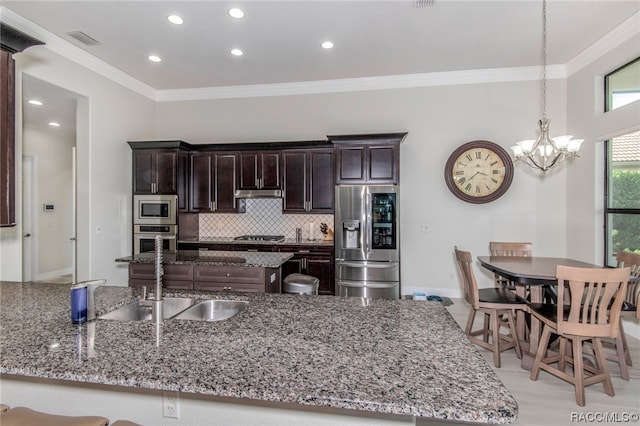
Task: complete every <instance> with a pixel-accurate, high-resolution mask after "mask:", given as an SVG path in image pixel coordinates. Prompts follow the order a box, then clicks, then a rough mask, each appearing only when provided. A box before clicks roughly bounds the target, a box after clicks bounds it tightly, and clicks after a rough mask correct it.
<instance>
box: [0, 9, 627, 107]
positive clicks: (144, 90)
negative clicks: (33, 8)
mask: <svg viewBox="0 0 640 426" xmlns="http://www.w3.org/2000/svg"><path fill="white" fill-rule="evenodd" d="M0 16H1V18H2V21H3V22H6V23H7V24H8V25H11V26H13V27H14V28H16V29H18V30H20V31H23V32H25V33H27V34H29V35H31V36H33V37H36V38H38V39H40V40H42V41H44V42H45V43H46V46H44V47H40V48H46V49H49V50H52V51H54V52H56V53H58V54H59V55H61V56H63V57H65V58H67V59H69V60H71V61H73V62H75V63H78V64H79V65H81V66H84V67H85V68H88V69H90V70H91V71H94V72H96V73H97V74H99V75H102V76H104V77H105V78H108V79H109V80H112V81H114V82H115V83H118V84H120V85H121V86H123V87H126V88H128V89H130V90H132V91H134V92H136V93H139V94H141V95H143V96H145V97H147V98H149V99H152V100H154V101H157V102H172V101H193V100H215V99H232V98H252V97H266V96H295V95H310V94H322V93H340V92H358V91H367V90H389V89H405V88H412V87H433V86H452V85H464V84H486V83H504V82H515V81H531V80H540V79H541V76H542V73H541V67H539V66H531V67H514V68H489V69H475V70H464V71H446V72H435V73H420V74H403V75H389V76H375V77H362V78H347V79H335V80H319V81H305V82H295V83H276V84H251V85H239V86H221V87H202V88H188V89H171V90H156V89H154V88H153V87H151V86H148V85H147V84H145V83H143V82H141V81H140V80H138V79H136V78H134V77H132V76H130V75H129V74H126V73H124V72H122V71H120V70H119V69H117V68H115V67H113V66H111V65H109V64H107V63H106V62H104V61H102V60H100V59H98V58H96V57H95V56H93V55H91V54H89V53H88V52H86V51H84V50H82V49H80V48H79V47H77V46H75V45H73V44H72V43H70V42H69V41H67V40H64V39H62V38H61V37H59V36H57V35H55V34H53V33H51V32H49V31H47V30H45V29H44V28H42V27H40V26H38V25H36V24H34V23H33V22H31V21H29V20H27V19H25V18H23V17H22V16H20V15H18V14H16V13H14V12H12V11H11V10H8V9H7V8H5V7H2V6H0ZM639 32H640V12H638V13H636V14H635V15H633V16H632V17H630V18H629V19H627V20H626V21H625V22H623V23H622V24H621V25H619V26H618V27H616V28H615V29H613V30H612V31H610V32H609V33H608V34H607V35H605V36H604V37H603V38H602V39H600V40H598V41H597V42H596V43H594V44H592V45H591V46H589V47H588V48H587V49H585V50H584V51H582V52H581V53H580V54H578V55H577V56H576V57H575V58H573V59H571V60H570V61H569V62H568V63H567V64H566V65H549V66H547V78H548V79H563V78H567V77H568V76H570V75H572V74H574V73H576V72H577V71H579V70H580V69H582V68H584V67H585V66H587V65H588V64H590V63H591V62H593V61H594V60H596V59H598V58H599V57H601V56H603V55H604V54H606V53H607V52H609V51H610V50H611V49H613V48H615V47H617V46H619V45H620V44H621V43H623V42H625V41H626V40H628V39H629V38H631V37H633V36H634V35H636V34H638V33H639Z"/></svg>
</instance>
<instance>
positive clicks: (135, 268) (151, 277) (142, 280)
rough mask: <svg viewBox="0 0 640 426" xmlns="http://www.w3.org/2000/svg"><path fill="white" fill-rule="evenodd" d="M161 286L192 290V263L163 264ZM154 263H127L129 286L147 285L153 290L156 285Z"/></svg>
mask: <svg viewBox="0 0 640 426" xmlns="http://www.w3.org/2000/svg"><path fill="white" fill-rule="evenodd" d="M162 269H163V272H164V274H163V276H162V287H163V288H173V289H186V290H193V266H192V265H174V264H166V265H163V268H162ZM155 273H156V265H155V264H153V263H130V264H129V287H142V286H146V287H147V292H153V291H154V288H155V285H156V275H155Z"/></svg>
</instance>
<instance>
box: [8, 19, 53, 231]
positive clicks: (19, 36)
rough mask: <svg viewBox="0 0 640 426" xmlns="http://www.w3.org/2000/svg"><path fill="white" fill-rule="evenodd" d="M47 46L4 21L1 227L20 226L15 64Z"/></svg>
mask: <svg viewBox="0 0 640 426" xmlns="http://www.w3.org/2000/svg"><path fill="white" fill-rule="evenodd" d="M38 44H44V43H43V42H41V41H40V40H36V39H35V38H33V37H31V36H29V35H27V34H25V33H23V32H21V31H18V30H16V29H15V28H13V27H10V26H8V25H6V24H4V23H2V22H0V226H15V224H16V190H15V189H16V181H15V173H16V167H15V153H16V148H15V143H16V142H15V127H16V123H15V111H16V105H15V96H16V91H15V62H14V59H13V56H12V55H13V54H14V53H18V52H22V51H23V50H24V49H26V48H28V47H31V46H34V45H38Z"/></svg>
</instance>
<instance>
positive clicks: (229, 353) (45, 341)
mask: <svg viewBox="0 0 640 426" xmlns="http://www.w3.org/2000/svg"><path fill="white" fill-rule="evenodd" d="M0 290H1V293H0V302H1V304H0V326H1V328H2V333H1V334H0V373H3V374H12V375H17V376H29V377H38V378H49V379H61V380H68V381H76V382H89V383H98V384H103V385H119V386H126V387H131V388H150V389H161V390H173V391H176V390H177V391H180V392H186V393H192V394H200V395H214V396H222V397H231V398H240V399H242V402H244V403H246V404H251V403H252V402H251V400H257V401H272V402H280V403H293V404H300V405H303V406H324V407H336V408H345V409H353V410H364V411H372V412H378V413H393V414H400V415H412V416H419V417H427V418H436V419H446V420H455V421H464V422H480V423H511V422H513V421H514V420H515V419H516V416H517V412H518V406H517V403H516V401H515V400H514V398H513V397H512V396H511V394H510V393H509V391H508V390H507V389H506V388H505V386H504V385H503V384H502V382H500V380H499V379H498V378H497V376H496V375H495V373H494V371H493V370H492V369H491V367H490V366H489V365H488V364H487V362H486V361H485V360H484V359H483V357H482V356H481V355H480V353H479V352H478V351H477V349H476V348H475V347H474V346H473V345H472V344H471V343H470V342H469V341H468V340H467V338H466V337H465V335H464V333H463V332H462V330H461V329H460V327H459V326H458V325H457V323H456V322H455V321H454V319H453V318H452V317H451V315H450V314H449V313H448V312H447V310H446V309H445V308H444V307H442V305H441V304H439V303H437V302H425V301H413V300H369V301H367V300H366V299H361V298H343V297H334V296H311V297H310V296H298V295H278V294H275V295H274V294H250V293H236V294H224V295H222V294H218V293H209V294H206V293H203V292H193V291H184V292H178V291H172V293H167V294H166V295H165V297H166V296H167V295H169V296H178V295H180V296H187V295H192V296H193V297H197V298H227V299H229V298H236V299H242V300H248V301H249V306H248V308H247V309H246V310H245V311H243V312H240V313H239V314H238V315H236V316H234V317H232V318H230V319H228V320H225V321H219V322H195V321H180V320H166V321H165V322H164V323H163V324H162V325H161V327H160V334H159V335H156V331H155V330H156V327H155V324H153V323H152V322H120V321H106V320H96V321H93V322H91V323H88V324H84V325H82V326H77V325H73V324H71V322H70V319H69V318H70V308H69V286H68V285H66V286H65V285H55V284H32V283H2V284H1V285H0ZM132 291H133V290H132V289H130V288H127V287H101V288H98V289H97V290H96V308H97V314H98V315H100V314H103V313H106V312H108V311H110V310H112V309H113V308H114V307H116V306H118V305H121V304H123V303H124V302H126V301H130V300H132V298H133V296H134V295H133V293H132ZM156 340H158V341H159V344H156ZM256 403H258V402H256Z"/></svg>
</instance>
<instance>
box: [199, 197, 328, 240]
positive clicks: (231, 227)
mask: <svg viewBox="0 0 640 426" xmlns="http://www.w3.org/2000/svg"><path fill="white" fill-rule="evenodd" d="M246 201H247V211H246V213H242V214H218V213H210V214H200V215H199V221H200V232H199V234H200V235H199V238H200V239H201V240H203V239H207V238H215V237H236V236H239V235H255V234H260V235H284V236H285V238H295V237H296V228H302V238H304V239H309V224H310V223H312V222H313V224H314V227H313V229H314V233H313V237H314V239H316V240H319V239H322V233H321V232H320V224H321V223H326V224H327V226H329V228H331V229H335V227H334V224H333V215H331V214H283V213H282V198H257V199H247V200H246Z"/></svg>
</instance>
